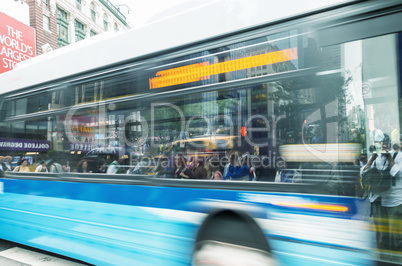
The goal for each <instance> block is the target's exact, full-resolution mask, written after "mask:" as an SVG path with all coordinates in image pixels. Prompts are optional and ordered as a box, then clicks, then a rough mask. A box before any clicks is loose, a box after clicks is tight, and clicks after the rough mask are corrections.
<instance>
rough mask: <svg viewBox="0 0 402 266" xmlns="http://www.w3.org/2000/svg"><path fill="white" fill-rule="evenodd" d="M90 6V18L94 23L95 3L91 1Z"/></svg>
mask: <svg viewBox="0 0 402 266" xmlns="http://www.w3.org/2000/svg"><path fill="white" fill-rule="evenodd" d="M90 8H91V19H92V21H93V22H95V23H96V11H95V4H94V3H93V2H91V5H90Z"/></svg>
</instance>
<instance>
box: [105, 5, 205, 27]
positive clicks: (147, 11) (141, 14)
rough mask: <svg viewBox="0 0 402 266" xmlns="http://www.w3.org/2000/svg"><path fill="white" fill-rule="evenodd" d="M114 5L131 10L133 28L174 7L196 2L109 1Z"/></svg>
mask: <svg viewBox="0 0 402 266" xmlns="http://www.w3.org/2000/svg"><path fill="white" fill-rule="evenodd" d="M111 2H112V3H113V4H115V5H117V4H120V3H124V4H126V5H127V6H128V7H130V9H131V12H132V13H131V14H132V17H131V21H132V24H133V26H134V27H139V26H142V25H144V24H146V22H147V21H149V20H150V19H152V17H154V16H156V15H157V14H158V13H161V12H163V11H164V10H166V9H169V8H171V7H173V6H175V5H178V4H181V3H184V2H187V3H189V4H191V3H195V2H198V1H194V0H111Z"/></svg>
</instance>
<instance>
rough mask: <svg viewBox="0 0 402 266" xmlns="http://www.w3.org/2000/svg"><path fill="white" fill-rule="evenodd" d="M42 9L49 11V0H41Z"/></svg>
mask: <svg viewBox="0 0 402 266" xmlns="http://www.w3.org/2000/svg"><path fill="white" fill-rule="evenodd" d="M42 4H43V7H44V8H46V10H49V0H42Z"/></svg>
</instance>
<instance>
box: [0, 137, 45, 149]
mask: <svg viewBox="0 0 402 266" xmlns="http://www.w3.org/2000/svg"><path fill="white" fill-rule="evenodd" d="M0 150H7V151H11V150H12V151H32V152H41V151H48V150H50V141H47V140H35V139H6V138H0Z"/></svg>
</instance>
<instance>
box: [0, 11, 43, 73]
mask: <svg viewBox="0 0 402 266" xmlns="http://www.w3.org/2000/svg"><path fill="white" fill-rule="evenodd" d="M35 44H36V42H35V29H34V28H32V27H30V26H28V25H26V24H24V23H22V22H20V21H18V20H16V19H14V18H12V17H10V16H8V15H6V14H4V13H2V12H0V73H4V72H6V71H9V70H11V69H14V67H15V65H16V64H17V63H19V62H21V61H24V60H27V59H29V58H31V57H34V56H35V55H36V45H35Z"/></svg>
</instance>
